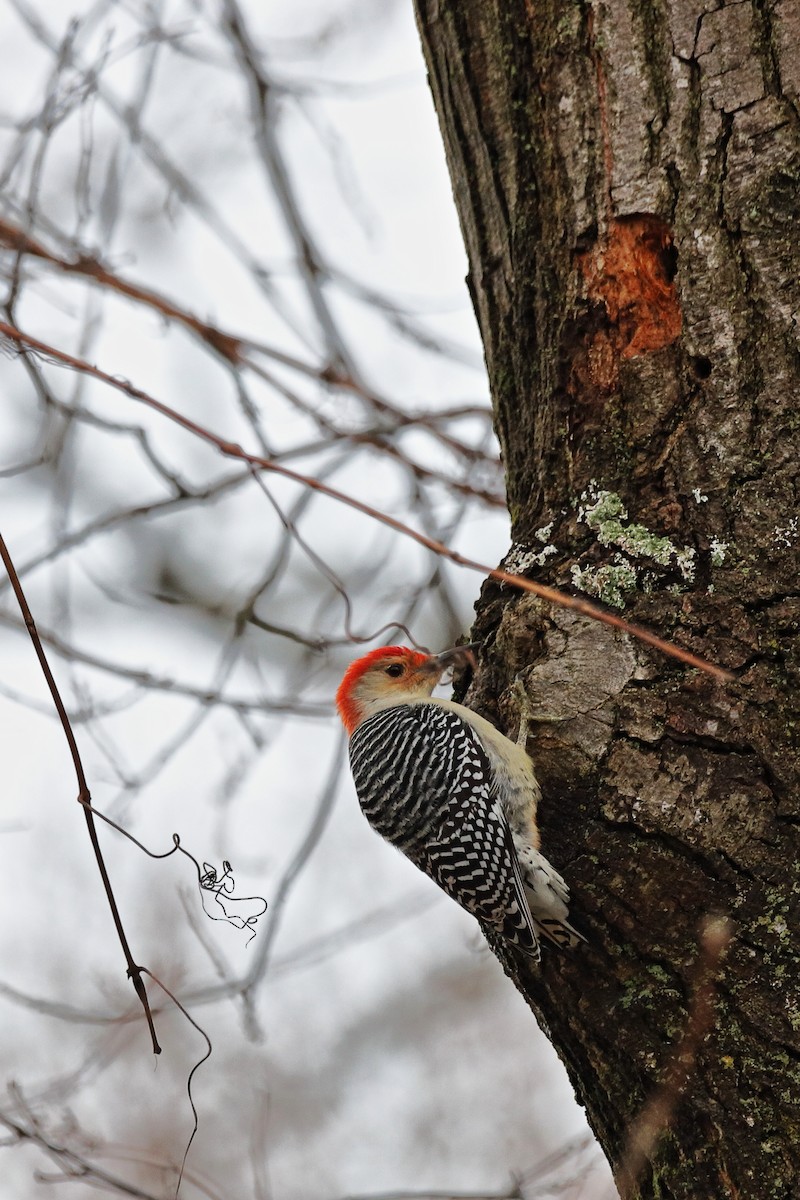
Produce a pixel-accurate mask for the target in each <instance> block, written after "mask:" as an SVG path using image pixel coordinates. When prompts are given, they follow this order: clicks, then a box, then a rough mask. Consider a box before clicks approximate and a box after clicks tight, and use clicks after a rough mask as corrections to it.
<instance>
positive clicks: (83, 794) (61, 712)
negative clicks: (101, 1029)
mask: <svg viewBox="0 0 800 1200" xmlns="http://www.w3.org/2000/svg"><path fill="white" fill-rule="evenodd" d="M0 557H1V558H2V560H3V565H4V566H5V568H6V571H7V572H8V577H9V579H10V580H11V586H12V588H13V589H14V595H15V596H16V597H17V603H18V604H19V607H20V611H21V612H22V616H23V619H24V621H25V625H26V627H27V630H28V633H29V634H30V637H31V641H32V642H33V648H34V650H35V651H36V657H37V658H38V659H39V665H40V666H41V668H42V673H43V674H44V677H45V680H46V681H47V686H48V688H49V689H50V695H51V696H52V697H53V704H54V705H55V708H56V711H57V713H58V716H59V720H60V721H61V727H62V729H63V730H64V736H65V737H66V739H67V745H68V746H69V752H70V754H71V755H72V763H73V766H74V768H75V775H76V777H77V780H78V802H79V803H80V804H81V805H82V806H83V815H84V817H85V818H86V826H87V828H88V830H89V839H90V841H91V843H92V849H93V850H94V856H95V859H96V860H97V867H98V870H99V871H100V878H101V879H102V880H103V887H104V889H105V893H106V896H107V898H108V904H109V907H110V909H111V916H112V917H113V919H114V925H115V927H116V930H117V936H118V937H119V941H120V945H121V946H122V953H123V954H124V955H125V961H126V963H127V964H128V978H129V979H130V981H131V983H132V984H133V988H134V991H135V992H136V995H137V996H138V997H139V1000H140V1001H141V1005H142V1008H143V1009H144V1015H145V1017H146V1018H147V1024H148V1027H149V1029H150V1037H151V1039H152V1042H153V1053H154V1054H160V1053H161V1047H160V1046H159V1044H158V1038H157V1037H156V1030H155V1025H154V1024H153V1016H152V1013H151V1012H150V1004H149V1002H148V999H147V990H146V988H145V985H144V980H143V979H142V971H143V970H144V968H143V967H140V966H137V964H136V963H135V962H134V959H133V955H132V954H131V949H130V946H129V945H128V939H127V937H126V934H125V929H124V928H123V925H122V918H121V917H120V914H119V909H118V908H117V901H116V899H115V897H114V891H113V889H112V887H111V880H110V879H109V877H108V870H107V869H106V864H105V860H104V858H103V852H102V850H101V849H100V842H99V841H98V838H97V828H96V826H95V823H94V817H93V815H92V813H91V812H90V810H89V808H88V807H87V805H89V804H91V794H90V792H89V786H88V784H87V782H86V775H85V773H84V770H83V763H82V762H81V756H80V751H79V750H78V743H77V742H76V740H75V734H74V733H73V730H72V725H71V724H70V720H69V717H68V716H67V710H66V708H65V707H64V702H63V700H62V699H61V694H60V692H59V690H58V685H57V684H56V681H55V678H54V676H53V672H52V671H51V670H50V664H49V663H48V661H47V656H46V654H45V652H44V647H43V646H42V643H41V639H40V638H39V634H38V633H37V630H36V623H35V622H34V619H33V614H32V612H31V610H30V608H29V607H28V602H27V600H26V599H25V593H24V592H23V590H22V584H21V583H20V581H19V577H18V576H17V572H16V571H15V569H14V563H13V561H12V559H11V555H10V554H9V552H8V548H7V546H6V543H5V541H4V539H3V537H2V535H0Z"/></svg>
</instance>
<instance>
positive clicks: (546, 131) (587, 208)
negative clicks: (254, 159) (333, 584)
mask: <svg viewBox="0 0 800 1200" xmlns="http://www.w3.org/2000/svg"><path fill="white" fill-rule="evenodd" d="M417 11H418V20H419V25H420V30H421V34H422V40H423V45H424V49H425V54H426V57H427V62H428V68H429V73H430V80H431V87H432V90H433V95H434V99H435V103H436V107H437V110H438V113H439V118H440V122H441V126H442V132H443V136H444V141H445V146H446V150H447V156H448V161H449V166H450V171H451V176H452V181H453V188H454V193H455V197H456V202H457V205H458V210H459V214H460V219H461V223H462V229H463V233H464V238H465V242H466V246H467V251H468V255H469V270H470V275H469V282H470V286H471V291H472V296H473V302H474V305H475V310H476V313H477V316H478V320H479V323H480V328H481V332H482V336H483V341H484V346H485V352H486V361H487V365H488V370H489V377H490V381H491V388H492V394H493V398H494V404H495V411H496V426H497V431H498V435H499V438H500V442H501V447H502V452H503V456H504V460H505V465H506V471H507V487H508V500H509V508H510V512H511V516H512V528H513V543H514V544H513V547H512V550H511V552H510V554H509V555H508V556H507V558H506V559H505V560H504V565H506V566H510V567H511V568H512V569H515V570H519V571H522V572H523V573H529V574H530V575H531V576H532V577H535V578H538V579H540V580H542V581H543V582H547V583H553V584H556V585H560V586H565V587H570V586H576V585H577V586H579V587H580V588H581V589H583V590H584V591H588V592H589V593H590V594H594V595H597V596H599V597H600V598H601V599H602V600H604V601H605V602H608V603H612V604H614V605H616V606H622V608H623V610H624V612H625V615H628V616H630V617H631V619H634V620H636V621H639V622H643V623H646V624H648V625H649V626H650V627H652V628H654V629H656V630H657V631H659V632H661V633H662V634H664V635H666V636H670V637H672V638H673V639H675V640H676V641H678V642H680V643H682V644H683V645H686V646H688V647H689V648H691V649H692V650H695V651H697V652H699V653H701V654H703V655H705V656H707V657H709V658H711V659H713V660H714V661H716V662H718V663H720V664H722V665H724V666H726V667H729V668H731V669H733V670H734V672H735V673H736V681H735V683H733V684H730V685H721V684H718V683H715V682H714V681H712V680H711V679H710V678H708V677H705V676H702V675H699V674H697V673H696V672H687V671H685V670H683V669H682V668H680V667H678V666H677V665H676V664H675V663H673V662H671V661H667V660H665V659H663V658H661V657H659V656H657V655H654V654H653V653H652V652H650V651H647V650H644V649H643V648H642V647H641V646H640V645H638V644H634V643H632V642H630V641H628V640H627V639H625V638H621V637H619V636H617V635H616V634H614V633H612V632H611V631H609V630H608V629H606V628H604V627H602V626H600V625H596V624H592V623H588V622H587V621H585V620H584V619H582V618H577V617H576V616H574V615H573V614H570V613H567V612H565V611H554V610H552V609H549V608H547V607H545V606H542V605H541V604H539V603H538V602H537V601H535V600H533V599H532V598H531V597H524V596H521V595H519V594H516V593H514V592H513V591H511V590H509V589H504V588H502V587H499V586H498V585H496V584H494V583H487V585H486V586H485V587H484V589H483V594H482V596H481V600H480V602H479V605H478V616H477V622H476V626H475V630H474V636H476V637H477V638H478V639H479V640H481V641H482V642H483V645H484V651H483V654H482V657H481V662H480V669H479V672H478V673H477V675H476V677H475V679H474V680H473V683H472V686H471V689H470V692H469V697H468V702H469V703H471V704H472V705H473V706H474V707H476V708H478V709H479V710H480V711H483V712H485V713H486V714H487V715H489V716H490V717H493V718H494V719H496V720H497V721H498V723H499V724H500V725H501V726H502V727H504V728H505V729H506V730H507V731H509V732H512V733H513V732H514V731H515V729H516V726H517V721H518V710H519V693H518V690H515V689H514V687H513V684H514V680H515V679H517V678H519V679H521V681H522V683H523V685H524V690H525V692H526V694H527V702H528V705H529V707H530V710H531V712H532V715H533V717H534V718H535V720H534V724H533V726H532V731H531V742H530V749H531V752H532V754H533V756H534V758H535V760H536V762H537V764H538V768H539V774H540V777H541V780H542V784H543V791H544V800H543V803H542V809H541V818H542V828H543V836H544V844H545V848H546V849H547V851H548V853H549V854H550V856H551V857H552V859H553V860H554V862H555V863H556V864H557V865H558V866H559V867H561V868H562V869H563V870H564V873H565V874H566V875H567V877H568V879H569V881H570V883H571V885H572V889H573V895H574V911H575V913H576V917H577V920H578V921H579V922H580V923H582V927H583V929H584V931H585V933H586V935H587V937H588V939H589V944H588V946H587V947H586V948H585V949H583V950H581V951H580V952H577V953H574V954H572V955H570V956H566V955H559V954H558V953H557V952H555V951H553V952H551V953H547V952H546V955H545V959H544V963H543V966H542V969H541V971H540V972H539V973H532V972H530V971H528V970H526V968H525V967H524V965H520V964H519V963H516V962H513V963H511V962H509V963H506V966H507V969H508V970H509V972H510V973H511V974H512V975H514V977H515V979H516V982H517V984H518V986H520V988H521V989H522V990H523V992H524V994H525V995H526V996H527V998H528V999H529V1001H530V1003H531V1005H532V1007H533V1008H534V1010H535V1011H536V1013H537V1015H538V1016H539V1018H540V1020H541V1021H542V1022H543V1023H544V1025H545V1027H546V1028H547V1029H548V1030H549V1032H550V1034H551V1036H552V1038H553V1041H554V1043H555V1045H556V1046H557V1048H558V1050H559V1052H560V1054H561V1056H562V1058H563V1060H564V1062H565V1063H566V1065H567V1068H568V1070H569V1072H570V1075H571V1078H572V1081H573V1083H574V1086H575V1088H576V1091H577V1094H578V1096H579V1098H580V1099H581V1100H582V1102H583V1103H584V1104H585V1105H586V1108H587V1113H588V1116H589V1119H590V1121H591V1123H592V1125H593V1127H594V1128H595V1130H596V1131H597V1134H598V1136H599V1138H600V1140H601V1142H602V1144H603V1146H604V1148H605V1150H606V1152H607V1154H608V1156H609V1158H610V1160H611V1162H612V1165H614V1164H617V1163H618V1162H619V1156H620V1153H621V1147H622V1146H623V1144H624V1140H625V1132H626V1129H627V1128H628V1127H629V1124H630V1122H631V1119H632V1117H633V1116H634V1114H635V1113H636V1112H637V1110H638V1109H639V1107H640V1105H641V1104H642V1102H643V1101H644V1100H645V1099H646V1098H647V1097H648V1096H649V1095H650V1094H651V1093H652V1091H653V1089H654V1087H656V1086H657V1084H658V1081H659V1078H660V1075H661V1072H662V1071H663V1068H664V1065H665V1063H666V1061H667V1060H668V1057H669V1051H670V1047H671V1046H672V1045H673V1044H674V1041H675V1039H676V1037H677V1035H678V1034H679V1032H680V1030H681V1028H682V1027H683V1024H684V1022H685V1019H686V1009H687V995H688V990H689V980H690V975H691V964H692V962H693V961H694V959H695V958H696V954H697V926H698V920H699V918H700V917H701V915H702V914H704V913H707V912H725V913H728V914H730V915H731V916H732V918H733V919H734V921H735V923H736V930H737V935H736V939H735V941H734V944H733V946H732V948H731V951H730V953H729V956H728V959H727V962H726V964H725V967H724V971H723V974H722V978H721V981H720V984H719V990H718V1020H717V1026H716V1029H715V1032H714V1033H713V1035H712V1036H711V1037H710V1038H709V1039H708V1040H707V1041H706V1042H705V1043H704V1045H703V1048H702V1052H701V1053H700V1055H699V1058H698V1061H697V1063H696V1067H695V1070H694V1073H693V1076H692V1079H691V1082H690V1084H689V1086H688V1087H687V1089H686V1092H685V1094H684V1097H683V1101H682V1104H681V1107H680V1109H679V1111H678V1113H677V1115H676V1117H675V1119H674V1121H673V1123H672V1126H671V1128H670V1129H669V1130H668V1131H667V1132H666V1134H665V1135H664V1137H663V1138H662V1139H661V1142H660V1143H659V1146H658V1149H657V1152H656V1154H655V1157H654V1158H653V1162H652V1169H651V1173H650V1175H649V1177H648V1179H646V1180H645V1181H643V1183H642V1185H641V1194H642V1196H658V1197H676V1198H677V1197H702V1198H704V1200H706V1198H708V1200H710V1198H716V1197H738V1198H740V1200H744V1198H746V1197H759V1200H761V1198H767V1197H768V1198H777V1197H783V1198H785V1200H789V1197H796V1196H797V1195H800V949H799V946H798V892H799V891H800V879H799V877H798V867H797V864H798V857H799V856H798V823H799V822H800V798H799V794H800V789H798V775H800V770H799V769H798V767H799V760H800V756H798V737H797V731H798V708H799V707H800V705H799V704H798V698H797V697H798V692H797V680H798V663H799V661H800V659H799V653H800V585H798V575H797V568H798V546H800V507H799V506H798V487H799V486H800V485H798V479H797V474H798V468H797V464H798V460H799V458H800V455H799V453H798V452H799V451H800V444H799V443H800V415H799V414H798V405H797V396H798V394H800V388H798V384H799V383H800V356H799V355H798V344H797V322H798V313H800V283H799V282H798V281H800V121H799V120H798V89H799V88H800V51H798V46H800V5H798V3H797V0H777V2H772V3H770V2H769V0H752V2H751V0H744V2H740V3H735V4H729V5H726V6H723V7H720V6H719V5H718V4H717V3H712V0H706V2H705V3H704V2H703V0H605V2H604V3H594V4H587V3H582V2H575V0H527V2H526V0H417Z"/></svg>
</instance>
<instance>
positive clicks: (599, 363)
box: [570, 213, 682, 400]
mask: <svg viewBox="0 0 800 1200" xmlns="http://www.w3.org/2000/svg"><path fill="white" fill-rule="evenodd" d="M576 261H577V266H578V270H579V272H580V274H581V276H582V277H583V282H584V287H585V292H586V299H587V300H588V302H589V304H590V305H592V306H594V307H595V309H596V310H597V309H599V310H600V314H601V321H600V327H599V328H597V327H596V326H595V328H594V329H593V330H592V332H591V333H590V334H589V335H588V338H587V339H586V341H585V343H584V352H583V353H582V354H579V355H578V356H577V358H576V360H575V362H574V364H573V370H572V379H571V386H570V391H572V392H573V394H575V395H578V396H579V397H580V398H581V399H590V400H591V399H592V396H593V395H594V396H596V397H597V398H598V399H604V398H605V397H606V396H607V395H608V394H609V393H610V392H612V391H614V390H615V388H616V385H617V379H618V375H619V363H620V361H621V360H624V359H629V358H637V357H638V356H639V355H642V354H651V353H653V351H655V350H661V349H663V347H664V346H669V345H670V344H671V343H672V342H674V341H675V340H676V339H677V338H678V337H679V336H680V332H681V325H682V314H681V306H680V302H679V300H678V294H677V290H676V287H675V273H676V266H677V254H676V252H675V249H674V246H673V238H672V231H671V230H670V228H669V226H668V225H667V223H666V222H665V221H662V220H661V218H660V217H656V216H654V215H652V214H650V213H635V214H632V215H630V216H624V217H619V218H617V219H616V220H614V221H612V222H611V224H610V227H609V231H608V235H607V236H606V237H604V238H602V239H599V240H597V241H596V242H595V244H594V245H592V246H590V247H589V248H588V249H585V250H582V251H581V252H580V253H579V254H578V255H577V256H576ZM587 391H588V395H587ZM598 392H599V395H598Z"/></svg>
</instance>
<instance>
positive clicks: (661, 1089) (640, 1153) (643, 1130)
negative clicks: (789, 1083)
mask: <svg viewBox="0 0 800 1200" xmlns="http://www.w3.org/2000/svg"><path fill="white" fill-rule="evenodd" d="M732 937H733V927H732V925H731V922H730V921H728V920H727V918H724V917H707V918H706V919H705V920H704V921H703V924H702V927H701V929H700V955H699V958H698V961H697V964H696V967H695V979H694V987H693V990H692V995H691V999H690V1002H689V1015H688V1017H687V1019H686V1026H685V1028H684V1031H683V1035H682V1037H681V1039H680V1041H679V1042H678V1044H677V1045H676V1046H675V1048H674V1050H673V1051H672V1054H671V1055H670V1060H669V1063H668V1065H667V1069H666V1072H665V1074H664V1078H663V1079H662V1081H661V1083H660V1084H659V1086H658V1088H657V1089H656V1091H655V1092H654V1093H653V1095H652V1096H651V1097H650V1099H649V1100H647V1101H646V1102H645V1104H644V1105H643V1107H642V1109H641V1111H640V1112H639V1114H638V1116H637V1117H636V1118H635V1120H634V1121H633V1123H632V1124H631V1126H630V1128H629V1130H628V1134H627V1138H626V1144H625V1149H624V1150H623V1153H622V1156H621V1158H620V1162H619V1166H618V1167H617V1170H616V1172H615V1176H616V1184H617V1188H618V1189H619V1194H620V1197H621V1200H633V1197H634V1196H636V1195H637V1194H638V1186H639V1183H640V1182H641V1179H642V1176H643V1174H644V1172H645V1170H646V1168H647V1165H648V1163H649V1162H650V1160H651V1159H652V1157H653V1153H654V1151H655V1149H656V1145H657V1143H658V1140H659V1138H660V1137H661V1135H662V1134H663V1133H664V1131H665V1130H667V1129H668V1128H669V1126H670V1124H671V1122H672V1119H673V1117H674V1115H675V1112H676V1110H677V1108H678V1105H679V1104H680V1100H681V1096H682V1094H683V1091H684V1089H685V1087H686V1084H687V1082H688V1080H689V1078H690V1076H691V1074H692V1072H693V1070H694V1067H695V1063H696V1061H697V1055H698V1053H699V1050H700V1047H701V1045H702V1044H703V1040H704V1038H705V1037H706V1035H707V1034H708V1033H709V1032H710V1031H711V1028H712V1026H713V1024H714V1001H715V996H716V977H717V973H718V971H719V967H720V963H721V962H722V959H723V956H724V954H725V952H726V950H727V949H728V946H729V945H730V942H731V938H732Z"/></svg>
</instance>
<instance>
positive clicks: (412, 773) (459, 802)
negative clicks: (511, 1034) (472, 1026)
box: [336, 646, 586, 961]
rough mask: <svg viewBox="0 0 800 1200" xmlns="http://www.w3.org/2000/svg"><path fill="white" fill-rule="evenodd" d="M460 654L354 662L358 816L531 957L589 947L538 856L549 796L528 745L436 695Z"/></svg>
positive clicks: (347, 708) (554, 875) (347, 692)
mask: <svg viewBox="0 0 800 1200" xmlns="http://www.w3.org/2000/svg"><path fill="white" fill-rule="evenodd" d="M467 654H468V652H465V650H464V649H463V648H461V647H457V648H456V649H454V650H447V651H445V652H444V653H443V654H438V655H431V654H422V653H420V652H418V651H416V650H409V649H408V648H407V647H405V646H387V647H383V648H381V649H379V650H373V651H372V652H371V653H369V654H365V655H364V657H363V658H359V659H357V660H356V661H355V662H354V663H351V664H350V666H349V667H348V669H347V671H346V672H345V676H344V678H343V680H342V682H341V684H340V686H339V690H338V692H337V693H336V706H337V708H338V710H339V714H340V716H341V718H342V721H343V723H344V726H345V729H346V730H347V732H348V734H349V735H350V767H351V770H352V772H353V780H354V782H355V785H356V792H357V793H358V799H359V802H360V804H361V808H362V811H363V812H364V815H365V816H366V818H367V820H368V821H369V823H370V825H372V827H373V829H375V830H377V832H378V833H379V834H381V836H382V837H384V838H386V840H387V841H388V842H391V844H392V845H393V846H396V847H397V848H398V849H399V850H402V852H403V853H404V854H405V855H406V856H407V857H408V858H410V859H411V861H412V862H413V863H414V865H415V866H417V867H419V868H420V870H422V871H424V872H425V874H426V875H429V876H430V878H431V879H433V880H434V882H435V883H437V884H438V885H439V887H441V888H442V889H443V891H445V892H446V893H447V895H448V896H450V897H452V899H453V900H456V901H457V902H458V903H459V904H460V905H461V906H462V908H465V909H466V910H467V912H469V913H472V915H473V916H474V917H477V918H478V920H479V921H480V922H481V923H482V924H484V925H486V926H489V927H491V928H492V929H494V930H495V931H496V932H497V933H499V934H500V935H501V936H502V937H503V938H504V939H505V941H506V942H509V943H511V945H513V946H515V947H517V948H518V949H519V950H521V951H522V952H523V953H525V954H527V955H528V956H529V957H530V958H532V959H533V960H535V961H538V959H539V957H540V949H539V936H540V935H542V936H544V937H546V938H548V939H549V940H550V941H551V942H554V943H555V944H556V945H558V946H575V945H577V944H578V943H579V942H582V941H585V940H586V939H585V938H583V937H582V936H581V934H579V933H578V932H577V930H575V929H573V928H572V926H571V925H570V924H569V921H568V919H567V918H568V916H569V888H568V887H567V885H566V883H565V882H564V880H563V879H562V878H561V876H560V875H559V873H558V871H556V870H555V869H554V868H553V867H552V866H551V865H550V863H549V862H548V861H547V859H546V858H545V857H544V856H543V855H542V854H541V853H540V852H539V844H540V838H539V830H538V827H537V824H536V808H537V805H538V803H539V799H540V797H541V792H540V790H539V784H538V782H537V780H536V775H535V774H534V770H533V763H532V762H531V760H530V758H529V757H528V754H527V753H526V751H525V748H524V745H516V744H515V743H514V742H511V741H509V739H508V738H507V737H505V736H504V735H503V734H502V733H500V731H499V730H498V729H495V727H494V725H492V724H491V723H490V722H489V721H487V720H485V719H484V718H483V717H480V716H478V714H477V713H474V712H471V711H470V709H468V708H465V707H464V706H463V705H462V704H456V703H455V702H454V701H453V700H441V699H439V698H438V697H436V696H432V695H431V692H432V691H433V689H434V687H435V686H436V684H437V683H438V682H439V680H440V679H441V677H442V675H443V674H444V672H445V671H446V670H447V668H448V667H450V666H451V665H452V664H453V663H454V662H457V661H459V660H460V659H463V658H465V657H467Z"/></svg>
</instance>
